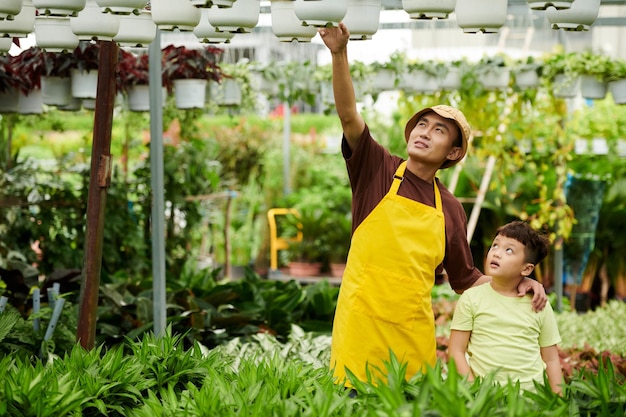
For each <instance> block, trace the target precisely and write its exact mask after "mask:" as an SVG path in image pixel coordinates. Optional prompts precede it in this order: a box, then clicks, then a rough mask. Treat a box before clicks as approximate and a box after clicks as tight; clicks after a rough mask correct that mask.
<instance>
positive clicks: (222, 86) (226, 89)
mask: <svg viewBox="0 0 626 417" xmlns="http://www.w3.org/2000/svg"><path fill="white" fill-rule="evenodd" d="M241 97H242V95H241V85H240V84H239V81H237V80H235V79H233V78H223V79H222V81H221V82H220V83H219V84H218V85H217V88H215V93H214V94H212V98H213V100H214V101H215V102H216V103H217V105H219V106H224V107H230V106H239V105H240V104H241Z"/></svg>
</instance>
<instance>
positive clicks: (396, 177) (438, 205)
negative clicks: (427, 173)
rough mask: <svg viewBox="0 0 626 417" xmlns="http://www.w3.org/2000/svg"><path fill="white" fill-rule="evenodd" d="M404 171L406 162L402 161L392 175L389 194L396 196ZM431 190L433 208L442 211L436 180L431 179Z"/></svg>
mask: <svg viewBox="0 0 626 417" xmlns="http://www.w3.org/2000/svg"><path fill="white" fill-rule="evenodd" d="M405 170H406V161H403V162H402V163H401V164H400V165H398V168H397V169H396V173H395V174H393V183H392V184H391V187H390V188H389V193H390V194H398V189H399V188H400V184H401V183H402V180H404V171H405ZM433 188H434V191H435V208H436V209H437V210H439V211H443V207H442V205H441V193H439V187H437V179H436V178H433Z"/></svg>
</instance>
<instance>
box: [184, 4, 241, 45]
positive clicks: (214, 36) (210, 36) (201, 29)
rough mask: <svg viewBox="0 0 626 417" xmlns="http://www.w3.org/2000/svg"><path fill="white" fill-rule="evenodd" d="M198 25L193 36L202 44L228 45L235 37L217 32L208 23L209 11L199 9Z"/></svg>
mask: <svg viewBox="0 0 626 417" xmlns="http://www.w3.org/2000/svg"><path fill="white" fill-rule="evenodd" d="M200 14H201V17H200V23H199V24H198V26H196V27H195V28H194V30H193V34H194V35H196V38H198V40H199V41H200V42H202V43H212V44H215V43H230V40H231V39H232V38H233V37H234V36H235V34H234V33H231V32H218V31H217V30H215V27H213V25H212V24H211V23H210V22H209V9H207V8H202V9H200Z"/></svg>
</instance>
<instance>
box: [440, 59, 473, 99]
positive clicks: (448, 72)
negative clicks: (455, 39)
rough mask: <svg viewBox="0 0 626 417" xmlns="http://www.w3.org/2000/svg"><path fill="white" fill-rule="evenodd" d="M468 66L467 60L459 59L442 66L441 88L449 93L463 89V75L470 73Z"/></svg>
mask: <svg viewBox="0 0 626 417" xmlns="http://www.w3.org/2000/svg"><path fill="white" fill-rule="evenodd" d="M468 66H469V64H468V63H467V61H466V60H465V59H457V60H454V61H451V62H448V63H446V64H443V65H441V79H440V80H439V86H440V87H441V88H442V89H443V90H448V91H451V90H458V89H459V88H461V85H462V79H463V74H465V72H467V71H468Z"/></svg>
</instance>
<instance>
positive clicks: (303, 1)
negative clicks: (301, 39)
mask: <svg viewBox="0 0 626 417" xmlns="http://www.w3.org/2000/svg"><path fill="white" fill-rule="evenodd" d="M295 3H296V4H295V5H294V11H295V12H296V16H298V19H300V20H301V21H302V24H304V25H307V26H318V27H324V26H337V25H338V24H339V22H341V21H342V20H343V18H344V17H345V16H346V13H347V12H348V2H347V0H295Z"/></svg>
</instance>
